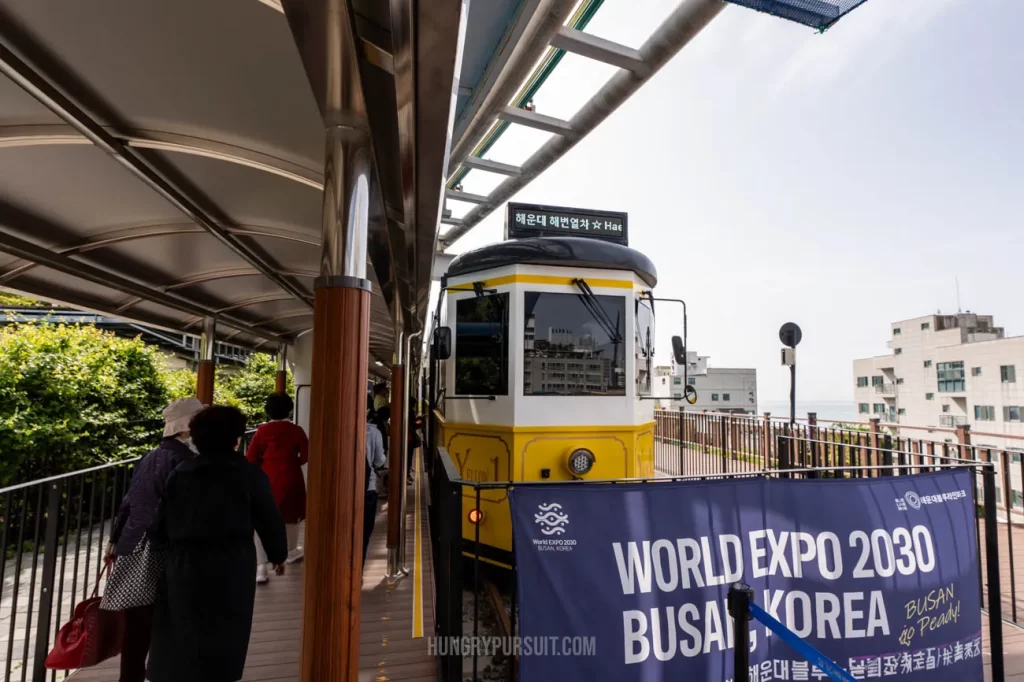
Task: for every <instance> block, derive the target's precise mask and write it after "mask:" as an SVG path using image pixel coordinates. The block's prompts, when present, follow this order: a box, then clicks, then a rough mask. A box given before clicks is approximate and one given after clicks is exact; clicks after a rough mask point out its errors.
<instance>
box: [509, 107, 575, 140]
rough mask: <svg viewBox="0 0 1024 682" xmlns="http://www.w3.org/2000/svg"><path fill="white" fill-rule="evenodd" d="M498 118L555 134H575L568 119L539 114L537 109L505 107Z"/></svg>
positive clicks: (570, 135) (567, 135)
mask: <svg viewBox="0 0 1024 682" xmlns="http://www.w3.org/2000/svg"><path fill="white" fill-rule="evenodd" d="M498 119H500V120H502V121H508V122H509V123H518V124H519V125H521V126H526V127H527V128H534V129H535V130H543V131H544V132H547V133H554V134H555V135H564V136H565V137H572V136H573V130H572V126H571V125H570V124H569V122H568V121H563V120H562V119H560V118H555V117H553V116H545V115H544V114H538V113H537V112H536V111H528V110H526V109H520V108H519V107H505V108H504V109H502V110H501V111H499V112H498Z"/></svg>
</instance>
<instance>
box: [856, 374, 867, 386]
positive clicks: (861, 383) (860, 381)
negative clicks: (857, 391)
mask: <svg viewBox="0 0 1024 682" xmlns="http://www.w3.org/2000/svg"><path fill="white" fill-rule="evenodd" d="M867 385H868V378H867V377H857V388H864V387H865V386H867Z"/></svg>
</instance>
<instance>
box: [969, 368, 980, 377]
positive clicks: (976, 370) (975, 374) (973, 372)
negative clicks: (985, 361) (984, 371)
mask: <svg viewBox="0 0 1024 682" xmlns="http://www.w3.org/2000/svg"><path fill="white" fill-rule="evenodd" d="M971 376H972V377H980V376H981V367H971Z"/></svg>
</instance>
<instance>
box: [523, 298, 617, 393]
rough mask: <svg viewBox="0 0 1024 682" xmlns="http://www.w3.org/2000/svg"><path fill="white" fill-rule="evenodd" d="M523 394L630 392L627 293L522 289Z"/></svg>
mask: <svg viewBox="0 0 1024 682" xmlns="http://www.w3.org/2000/svg"><path fill="white" fill-rule="evenodd" d="M524 303H525V313H524V321H525V332H524V336H523V395H607V396H620V395H626V382H625V372H626V341H625V339H626V299H625V297H623V296H597V295H589V296H588V295H585V294H555V293H547V292H537V291H528V292H526V293H525V294H524Z"/></svg>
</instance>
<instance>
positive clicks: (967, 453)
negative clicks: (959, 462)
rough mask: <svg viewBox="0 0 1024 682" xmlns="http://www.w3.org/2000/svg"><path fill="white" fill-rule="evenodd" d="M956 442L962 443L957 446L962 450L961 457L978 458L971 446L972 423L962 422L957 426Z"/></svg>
mask: <svg viewBox="0 0 1024 682" xmlns="http://www.w3.org/2000/svg"><path fill="white" fill-rule="evenodd" d="M956 442H957V443H959V444H960V447H959V448H957V449H958V450H959V451H960V454H959V457H960V459H978V457H977V456H976V454H975V452H974V448H972V447H971V425H970V424H960V425H959V426H957V427H956Z"/></svg>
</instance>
